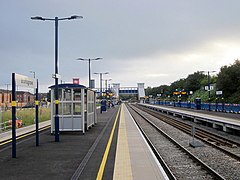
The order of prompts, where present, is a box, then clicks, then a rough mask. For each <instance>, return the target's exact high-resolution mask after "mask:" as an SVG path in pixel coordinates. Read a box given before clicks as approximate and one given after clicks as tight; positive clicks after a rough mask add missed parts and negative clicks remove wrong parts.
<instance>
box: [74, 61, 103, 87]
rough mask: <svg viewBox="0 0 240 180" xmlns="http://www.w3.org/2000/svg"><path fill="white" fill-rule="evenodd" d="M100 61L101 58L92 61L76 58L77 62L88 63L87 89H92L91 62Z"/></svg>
mask: <svg viewBox="0 0 240 180" xmlns="http://www.w3.org/2000/svg"><path fill="white" fill-rule="evenodd" d="M100 59H103V58H99V57H98V58H94V59H90V58H89V59H84V58H77V60H79V61H88V87H89V88H92V87H91V61H98V60H100Z"/></svg>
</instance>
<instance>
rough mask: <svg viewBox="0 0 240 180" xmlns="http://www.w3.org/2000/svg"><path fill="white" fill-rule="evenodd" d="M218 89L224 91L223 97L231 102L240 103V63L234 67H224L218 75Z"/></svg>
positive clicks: (237, 62)
mask: <svg viewBox="0 0 240 180" xmlns="http://www.w3.org/2000/svg"><path fill="white" fill-rule="evenodd" d="M217 89H218V90H221V91H223V97H224V98H225V99H228V100H229V101H231V102H234V103H239V102H240V99H239V94H240V61H239V60H236V61H235V63H234V64H233V65H230V66H223V67H222V68H221V71H220V72H219V74H218V79H217Z"/></svg>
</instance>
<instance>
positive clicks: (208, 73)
mask: <svg viewBox="0 0 240 180" xmlns="http://www.w3.org/2000/svg"><path fill="white" fill-rule="evenodd" d="M200 72H201V73H206V72H207V76H208V110H209V111H211V105H210V96H211V94H210V73H214V72H216V71H200Z"/></svg>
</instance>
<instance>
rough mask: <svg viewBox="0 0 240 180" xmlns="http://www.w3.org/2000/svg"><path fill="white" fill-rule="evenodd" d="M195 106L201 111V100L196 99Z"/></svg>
mask: <svg viewBox="0 0 240 180" xmlns="http://www.w3.org/2000/svg"><path fill="white" fill-rule="evenodd" d="M195 105H196V109H197V110H201V109H202V108H201V107H202V106H201V98H196V99H195Z"/></svg>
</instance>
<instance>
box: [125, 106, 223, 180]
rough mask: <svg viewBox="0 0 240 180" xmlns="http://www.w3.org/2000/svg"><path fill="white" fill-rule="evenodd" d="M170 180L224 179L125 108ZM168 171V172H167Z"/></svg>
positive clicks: (134, 109) (160, 131)
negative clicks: (149, 143)
mask: <svg viewBox="0 0 240 180" xmlns="http://www.w3.org/2000/svg"><path fill="white" fill-rule="evenodd" d="M127 107H128V109H129V111H130V113H131V114H132V116H133V118H134V119H135V121H136V123H137V125H138V126H139V128H140V129H141V131H142V132H143V134H144V135H145V136H146V137H147V139H148V141H150V142H151V145H150V146H151V147H153V149H154V152H155V154H157V158H158V159H160V160H161V161H160V163H161V164H162V166H163V165H164V169H165V171H166V169H167V174H172V176H170V177H169V178H170V179H224V177H222V176H221V175H220V174H218V173H217V172H216V171H214V170H213V169H212V168H211V167H209V166H208V165H207V164H205V163H204V162H203V161H201V160H200V159H199V158H198V157H196V156H195V155H194V154H192V153H191V152H190V151H189V150H187V149H186V148H185V147H183V146H182V145H181V144H180V143H178V142H177V141H176V140H174V139H173V138H172V137H170V136H169V135H168V134H167V133H165V132H164V131H162V130H161V129H160V128H159V127H158V126H157V125H155V124H154V123H153V122H152V121H151V120H150V119H149V118H147V117H145V116H144V115H143V114H141V113H139V111H138V109H136V107H133V106H129V105H128V106H127ZM165 166H166V167H165ZM168 171H170V172H168Z"/></svg>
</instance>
